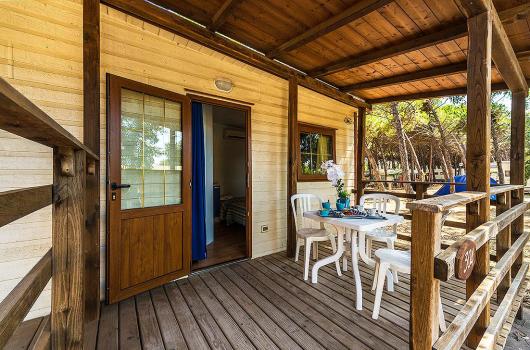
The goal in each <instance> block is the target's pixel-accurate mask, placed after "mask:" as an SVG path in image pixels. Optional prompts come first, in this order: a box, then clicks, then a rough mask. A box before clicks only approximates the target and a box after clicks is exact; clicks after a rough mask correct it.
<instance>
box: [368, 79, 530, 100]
mask: <svg viewBox="0 0 530 350" xmlns="http://www.w3.org/2000/svg"><path fill="white" fill-rule="evenodd" d="M529 82H530V79H527V83H529ZM503 90H509V88H508V85H506V83H504V82H502V83H495V84H491V91H503ZM466 94H467V87H459V88H454V89H445V90H437V91H425V92H416V93H413V94H406V95H395V96H387V97H381V98H374V99H368V100H366V102H367V103H369V104H371V105H375V104H380V103H389V102H399V101H410V100H421V99H426V98H434V97H451V96H459V95H466Z"/></svg>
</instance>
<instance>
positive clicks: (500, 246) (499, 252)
mask: <svg viewBox="0 0 530 350" xmlns="http://www.w3.org/2000/svg"><path fill="white" fill-rule="evenodd" d="M508 186H510V185H508ZM494 188H495V187H493V189H494ZM511 206H512V193H511V191H510V192H504V193H502V194H497V206H496V207H495V215H496V216H499V215H501V214H502V213H504V212H506V211H507V210H509V209H510V208H511ZM515 219H517V218H515ZM512 222H513V220H512ZM495 244H496V247H495V254H496V257H497V261H499V259H500V258H502V257H503V256H504V254H505V253H506V252H507V251H508V249H510V247H511V245H512V227H511V223H510V224H508V225H506V227H505V228H504V229H502V230H500V231H499V233H498V234H497V239H496V240H495ZM511 282H512V273H511V271H508V273H506V277H504V279H503V280H502V281H501V283H500V284H499V287H498V288H497V302H498V303H501V302H502V299H503V298H504V295H505V294H506V292H507V291H508V289H509V288H510V284H511Z"/></svg>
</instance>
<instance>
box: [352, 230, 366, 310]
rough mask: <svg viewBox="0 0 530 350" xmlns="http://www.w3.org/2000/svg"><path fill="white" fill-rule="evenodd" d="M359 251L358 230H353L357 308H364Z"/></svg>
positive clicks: (353, 266) (353, 268)
mask: <svg viewBox="0 0 530 350" xmlns="http://www.w3.org/2000/svg"><path fill="white" fill-rule="evenodd" d="M358 253H359V251H358V248H357V232H356V231H353V230H352V231H351V264H352V270H353V279H354V280H355V308H356V309H357V310H362V309H363V286H362V284H361V274H360V273H359V258H358V256H357V254H358Z"/></svg>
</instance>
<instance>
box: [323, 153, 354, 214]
mask: <svg viewBox="0 0 530 350" xmlns="http://www.w3.org/2000/svg"><path fill="white" fill-rule="evenodd" d="M320 168H321V169H322V170H324V171H325V172H326V174H327V178H328V180H329V181H331V185H332V186H333V187H335V188H336V190H337V210H342V209H344V208H349V207H350V196H349V194H348V191H346V190H345V189H344V182H343V179H344V171H342V168H341V167H340V165H338V164H335V162H333V160H328V161H325V162H323V163H322V165H321V166H320Z"/></svg>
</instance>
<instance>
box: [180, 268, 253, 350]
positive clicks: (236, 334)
mask: <svg viewBox="0 0 530 350" xmlns="http://www.w3.org/2000/svg"><path fill="white" fill-rule="evenodd" d="M188 280H189V282H190V283H191V286H192V287H193V289H194V290H195V292H196V293H197V295H198V296H199V298H200V299H201V300H202V302H203V304H204V305H205V306H206V308H207V309H208V311H209V312H210V314H211V315H212V317H213V318H214V319H215V321H216V322H217V324H218V325H219V327H220V328H221V330H222V331H223V333H224V334H225V336H226V338H227V339H228V341H229V342H230V344H232V346H233V347H234V349H255V347H254V345H253V344H252V342H251V341H250V340H249V339H248V338H247V336H246V335H245V333H243V331H242V330H241V328H239V326H238V324H237V323H236V322H235V321H234V319H233V318H232V316H230V314H229V313H228V312H227V311H226V309H225V308H224V307H223V306H222V305H221V304H220V303H219V300H217V298H216V297H215V296H214V295H213V294H212V292H211V291H210V290H209V289H208V287H207V286H206V285H205V284H204V282H203V281H202V280H201V279H200V277H198V276H191V277H189V278H188Z"/></svg>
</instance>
